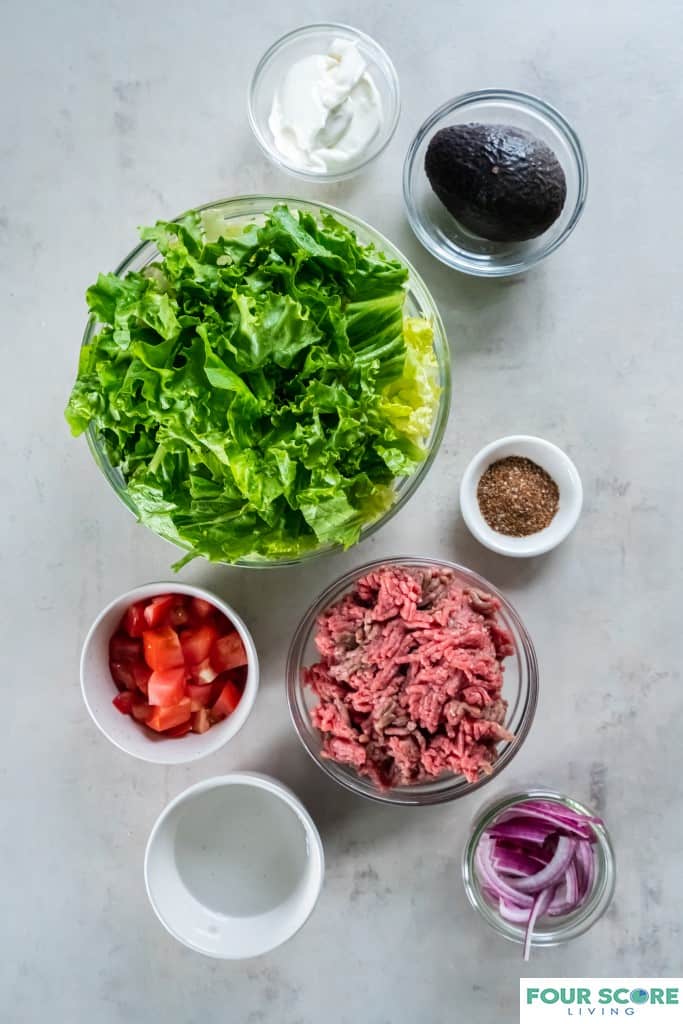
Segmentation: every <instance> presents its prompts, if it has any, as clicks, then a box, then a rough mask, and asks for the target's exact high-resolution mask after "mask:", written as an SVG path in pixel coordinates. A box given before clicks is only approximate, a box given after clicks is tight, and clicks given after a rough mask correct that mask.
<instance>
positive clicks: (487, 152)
mask: <svg viewBox="0 0 683 1024" xmlns="http://www.w3.org/2000/svg"><path fill="white" fill-rule="evenodd" d="M425 171H426V174H427V177H428V178H429V183H430V185H431V186H432V188H433V190H434V192H435V193H436V195H437V196H438V197H439V199H440V200H441V202H442V203H443V204H444V206H445V207H446V208H447V209H448V210H449V211H450V212H451V213H452V214H453V216H454V217H455V218H456V220H458V221H459V222H460V223H461V224H462V226H463V227H465V228H467V229H468V230H469V231H472V232H473V233H474V234H476V235H480V236H481V237H482V238H487V239H490V240H491V241H492V242H523V241H526V239H528V238H536V237H537V236H538V235H542V234H543V232H544V231H547V230H548V228H549V227H550V225H551V224H552V223H553V222H554V221H556V220H557V218H558V217H559V215H560V213H561V212H562V207H563V206H564V202H565V199H566V198H567V181H566V179H565V176H564V171H563V170H562V167H561V165H560V163H559V161H558V159H557V157H556V156H555V154H554V153H553V151H552V149H550V148H549V147H548V146H546V144H545V142H541V140H540V139H537V138H536V137H535V136H534V135H531V134H530V133H529V132H525V131H522V129H521V128H511V127H507V126H506V125H502V124H459V125H453V126H452V127H451V128H442V129H441V130H440V131H438V132H436V134H435V135H434V136H433V137H432V139H431V140H430V142H429V146H428V147H427V154H426V156H425Z"/></svg>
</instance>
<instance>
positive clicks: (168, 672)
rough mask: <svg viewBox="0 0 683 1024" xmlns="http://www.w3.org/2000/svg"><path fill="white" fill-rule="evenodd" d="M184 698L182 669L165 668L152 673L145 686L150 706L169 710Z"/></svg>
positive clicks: (183, 673)
mask: <svg viewBox="0 0 683 1024" xmlns="http://www.w3.org/2000/svg"><path fill="white" fill-rule="evenodd" d="M185 696H186V693H185V669H184V668H167V669H164V670H163V671H160V670H156V671H154V672H152V674H151V676H150V677H149V682H148V684H147V699H148V701H149V703H150V704H153V705H154V706H155V707H160V708H170V707H172V706H173V705H174V704H177V703H178V702H179V701H181V700H182V699H183V697H185Z"/></svg>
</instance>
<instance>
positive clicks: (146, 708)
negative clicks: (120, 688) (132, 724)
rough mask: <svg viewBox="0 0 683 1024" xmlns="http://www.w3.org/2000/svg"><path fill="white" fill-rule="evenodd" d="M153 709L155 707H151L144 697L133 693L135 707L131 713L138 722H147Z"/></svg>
mask: <svg viewBox="0 0 683 1024" xmlns="http://www.w3.org/2000/svg"><path fill="white" fill-rule="evenodd" d="M153 711H154V708H152V707H150V705H149V704H148V703H147V701H146V700H145V699H144V698H143V697H139V696H137V697H136V695H133V707H132V708H131V712H130V713H131V715H132V716H133V718H134V719H135V721H136V722H146V721H147V719H148V718H150V716H151V714H152V712H153Z"/></svg>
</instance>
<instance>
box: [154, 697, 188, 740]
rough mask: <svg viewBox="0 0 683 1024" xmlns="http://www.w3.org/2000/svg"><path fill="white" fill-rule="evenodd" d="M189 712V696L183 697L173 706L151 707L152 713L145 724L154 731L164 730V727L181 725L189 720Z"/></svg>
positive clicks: (170, 727)
mask: <svg viewBox="0 0 683 1024" xmlns="http://www.w3.org/2000/svg"><path fill="white" fill-rule="evenodd" d="M191 714H192V709H191V707H190V698H189V697H183V699H182V700H180V701H178V703H177V704H174V705H173V707H170V708H159V707H157V708H152V714H151V715H150V716H149V718H148V719H147V722H146V724H147V725H148V726H149V727H150V729H154V730H155V732H164V730H165V729H173V728H174V726H176V725H182V724H183V722H187V721H189V719H190V715H191Z"/></svg>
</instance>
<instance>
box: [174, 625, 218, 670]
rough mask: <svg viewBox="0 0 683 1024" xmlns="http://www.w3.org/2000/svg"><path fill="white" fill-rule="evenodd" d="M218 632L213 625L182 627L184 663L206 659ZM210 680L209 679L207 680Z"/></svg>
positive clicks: (181, 639)
mask: <svg viewBox="0 0 683 1024" xmlns="http://www.w3.org/2000/svg"><path fill="white" fill-rule="evenodd" d="M217 638H218V634H217V633H216V630H215V629H214V627H213V626H200V627H199V628H198V629H184V630H183V631H182V633H181V634H180V643H181V646H182V648H183V655H184V657H185V664H186V665H199V664H200V662H202V661H206V659H207V658H208V657H209V654H210V653H211V648H212V646H213V643H214V640H216V639H217ZM207 681H210V680H207Z"/></svg>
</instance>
